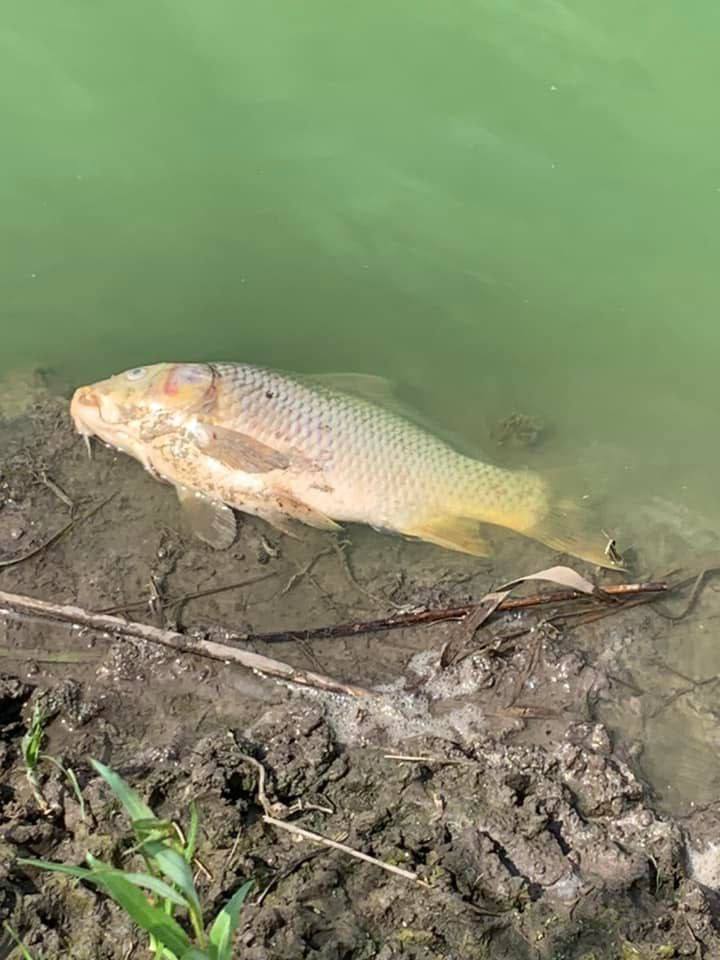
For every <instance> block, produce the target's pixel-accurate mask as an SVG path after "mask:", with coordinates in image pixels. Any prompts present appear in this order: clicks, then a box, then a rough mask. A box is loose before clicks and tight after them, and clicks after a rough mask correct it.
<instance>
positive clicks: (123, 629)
mask: <svg viewBox="0 0 720 960" xmlns="http://www.w3.org/2000/svg"><path fill="white" fill-rule="evenodd" d="M8 611H15V612H16V613H21V614H22V613H24V614H34V615H35V616H40V617H44V618H45V619H46V620H57V621H60V622H62V623H73V624H77V625H78V626H81V627H89V628H90V629H92V630H97V631H99V632H100V633H101V634H102V633H107V634H110V635H112V636H119V637H127V638H129V639H134V640H146V641H147V642H148V643H155V644H160V645H161V646H163V647H170V648H171V649H173V650H177V651H179V652H181V653H190V654H194V655H195V656H200V657H207V658H209V659H211V660H222V661H224V662H225V663H229V662H232V663H239V664H240V665H241V666H243V667H247V668H248V669H249V670H253V671H255V672H257V673H261V674H265V675H267V676H270V677H277V678H279V679H281V680H285V681H287V682H289V683H297V684H300V685H302V686H306V687H316V688H317V689H319V690H325V691H328V692H332V693H344V694H346V695H347V696H351V697H365V696H369V695H370V693H371V692H370V691H369V690H366V689H365V688H364V687H356V686H353V685H351V684H348V683H342V682H340V681H339V680H334V679H333V678H332V677H327V676H325V675H324V674H321V673H312V672H311V671H309V670H298V669H296V668H295V667H292V666H290V664H287V663H283V662H282V661H281V660H274V659H272V658H271V657H264V656H262V655H261V654H259V653H253V652H252V651H250V650H240V649H238V648H237V647H230V646H227V645H226V644H224V643H217V642H216V641H214V640H197V641H192V640H189V639H188V638H187V637H185V636H183V635H182V634H181V633H176V632H175V631H174V630H162V629H160V628H159V627H152V626H150V625H149V624H146V623H138V622H137V621H132V620H122V619H120V617H113V616H110V615H109V614H101V613H91V612H90V611H89V610H84V609H83V608H82V607H75V606H71V605H69V604H60V603H50V602H48V601H47V600H38V599H36V598H35V597H28V596H24V595H21V594H16V593H7V592H5V591H3V590H0V614H3V613H4V614H5V615H7V613H8Z"/></svg>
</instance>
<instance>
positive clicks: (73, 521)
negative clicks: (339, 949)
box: [0, 493, 115, 569]
mask: <svg viewBox="0 0 720 960" xmlns="http://www.w3.org/2000/svg"><path fill="white" fill-rule="evenodd" d="M114 496H115V494H114V493H111V494H110V496H109V497H107V498H106V499H105V500H103V501H101V502H100V503H98V504H96V505H95V506H94V507H93V508H92V509H91V510H88V512H87V513H85V514H83V516H82V517H71V518H70V520H68V522H67V523H66V524H65V526H64V527H61V528H60V529H59V530H58V531H57V532H56V533H54V534H53V535H52V536H51V537H48V539H47V540H45V541H44V542H43V543H41V544H40V545H39V546H37V547H33V549H32V550H29V551H28V552H27V553H24V554H22V556H20V557H13V558H12V559H10V560H0V569H4V568H5V567H14V566H16V565H17V564H18V563H25V561H26V560H30V559H32V557H36V556H37V555H38V554H39V553H43V551H45V550H47V549H49V548H50V547H51V546H52V545H53V544H55V543H57V541H58V540H59V539H60V538H61V537H64V536H65V534H66V533H68V532H69V531H70V530H71V529H72V528H73V527H77V526H79V525H80V524H81V523H85V521H86V520H89V519H90V518H91V517H94V516H95V514H96V513H98V511H100V510H102V508H103V507H104V506H106V505H107V504H108V503H110V501H111V500H112V498H113V497H114Z"/></svg>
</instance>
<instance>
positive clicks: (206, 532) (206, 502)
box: [176, 487, 237, 550]
mask: <svg viewBox="0 0 720 960" xmlns="http://www.w3.org/2000/svg"><path fill="white" fill-rule="evenodd" d="M176 490H177V495H178V499H179V501H180V506H181V508H182V512H183V516H184V517H185V520H186V521H187V523H188V526H189V527H190V529H191V530H192V532H193V533H194V534H195V536H196V537H197V538H198V539H199V540H202V541H203V543H207V544H208V545H209V546H211V547H213V548H214V549H215V550H227V548H228V547H230V546H232V544H233V543H234V541H235V537H236V536H237V520H236V519H235V514H234V513H233V511H232V510H231V509H230V507H228V506H226V504H224V503H222V502H221V501H220V500H212V499H211V498H210V497H206V496H205V495H204V494H202V493H196V491H195V490H190V489H189V488H188V487H176Z"/></svg>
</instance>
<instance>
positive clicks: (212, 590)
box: [93, 571, 276, 614]
mask: <svg viewBox="0 0 720 960" xmlns="http://www.w3.org/2000/svg"><path fill="white" fill-rule="evenodd" d="M274 576H276V574H275V573H273V572H272V571H271V572H270V573H261V574H260V575H259V576H257V577H250V578H249V579H248V580H237V581H235V583H226V584H223V586H221V587H208V588H207V589H206V590H196V591H195V592H194V593H183V594H182V596H179V597H167V598H166V599H164V600H161V601H160V602H161V605H162V607H163V608H164V609H168V608H169V607H174V606H177V605H179V604H181V603H188V602H189V601H190V600H199V599H200V598H201V597H212V596H214V595H215V594H216V593H225V592H226V591H227V590H239V589H240V588H242V587H250V586H252V585H253V584H255V583H260V582H261V581H263V580H270V579H271V577H274ZM147 605H148V599H147V597H146V598H145V599H144V600H133V601H132V602H131V603H122V604H118V605H117V606H114V607H104V608H103V609H102V610H93V613H99V614H105V613H122V612H123V611H125V610H140V609H142V608H143V607H147Z"/></svg>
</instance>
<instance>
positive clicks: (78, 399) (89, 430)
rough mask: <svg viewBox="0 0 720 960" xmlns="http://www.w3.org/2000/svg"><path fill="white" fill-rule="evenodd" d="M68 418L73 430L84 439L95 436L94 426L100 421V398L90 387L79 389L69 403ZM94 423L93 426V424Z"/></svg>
mask: <svg viewBox="0 0 720 960" xmlns="http://www.w3.org/2000/svg"><path fill="white" fill-rule="evenodd" d="M70 416H71V418H72V421H73V423H74V424H75V430H76V431H77V432H78V433H80V434H82V435H83V436H85V437H93V436H95V433H96V429H95V426H96V424H97V421H98V420H102V415H101V412H100V398H99V397H98V395H97V394H96V393H95V392H94V391H93V390H92V388H90V387H79V388H78V389H77V390H76V391H75V393H74V394H73V396H72V400H71V401H70ZM93 421H95V424H93Z"/></svg>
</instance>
